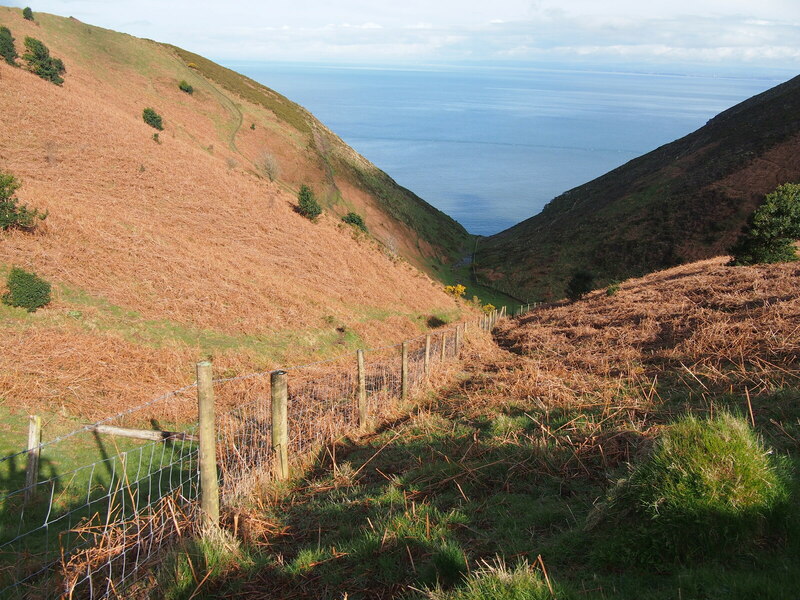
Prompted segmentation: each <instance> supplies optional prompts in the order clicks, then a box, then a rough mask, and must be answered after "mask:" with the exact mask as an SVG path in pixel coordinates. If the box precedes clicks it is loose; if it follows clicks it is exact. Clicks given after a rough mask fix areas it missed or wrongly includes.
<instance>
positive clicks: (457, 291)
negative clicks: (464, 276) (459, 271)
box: [444, 283, 467, 298]
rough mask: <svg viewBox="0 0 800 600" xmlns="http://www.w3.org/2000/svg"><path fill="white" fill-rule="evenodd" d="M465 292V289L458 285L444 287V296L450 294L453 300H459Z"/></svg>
mask: <svg viewBox="0 0 800 600" xmlns="http://www.w3.org/2000/svg"><path fill="white" fill-rule="evenodd" d="M466 291H467V288H466V287H464V286H463V285H461V284H460V283H457V284H455V285H446V286H444V292H445V294H450V295H451V296H452V297H453V298H461V297H462V296H463V295H464V293H465V292H466Z"/></svg>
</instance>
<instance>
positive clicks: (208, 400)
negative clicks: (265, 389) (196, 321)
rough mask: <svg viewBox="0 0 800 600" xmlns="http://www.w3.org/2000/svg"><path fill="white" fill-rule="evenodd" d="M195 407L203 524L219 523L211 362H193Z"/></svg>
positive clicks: (214, 524) (216, 524) (212, 524)
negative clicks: (198, 436) (198, 439)
mask: <svg viewBox="0 0 800 600" xmlns="http://www.w3.org/2000/svg"><path fill="white" fill-rule="evenodd" d="M197 408H198V416H199V419H198V420H199V422H200V424H199V427H198V434H199V435H200V455H199V458H200V509H201V512H202V519H203V524H204V525H206V526H213V527H216V526H218V525H219V479H218V478H217V434H216V429H215V427H214V383H213V380H212V374H211V363H210V362H209V361H207V360H204V361H202V362H199V363H197Z"/></svg>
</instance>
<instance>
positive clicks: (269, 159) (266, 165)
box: [255, 150, 280, 181]
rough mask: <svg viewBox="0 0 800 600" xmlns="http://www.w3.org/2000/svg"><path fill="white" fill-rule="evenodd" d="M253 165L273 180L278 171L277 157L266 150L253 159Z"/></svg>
mask: <svg viewBox="0 0 800 600" xmlns="http://www.w3.org/2000/svg"><path fill="white" fill-rule="evenodd" d="M255 165H256V169H258V172H259V173H261V174H262V175H265V176H266V177H268V178H269V180H270V181H275V179H276V178H277V177H278V173H279V172H280V167H279V165H278V159H277V158H275V157H274V156H273V155H272V154H271V153H270V152H268V151H266V150H264V151H263V152H261V154H260V155H259V157H258V158H257V159H256V161H255Z"/></svg>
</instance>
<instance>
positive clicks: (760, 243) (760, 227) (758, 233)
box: [729, 183, 800, 265]
mask: <svg viewBox="0 0 800 600" xmlns="http://www.w3.org/2000/svg"><path fill="white" fill-rule="evenodd" d="M798 239H800V185H798V184H795V183H786V184H784V185H781V186H778V188H777V189H776V190H775V191H774V192H772V193H770V194H767V196H766V198H764V202H763V204H761V206H759V207H758V208H757V209H756V210H755V212H754V213H753V214H752V215H751V217H750V219H749V220H748V224H747V228H746V229H745V231H744V232H743V233H742V235H741V236H739V239H738V240H737V241H736V243H735V244H734V245H733V246H732V247H731V248H730V250H729V252H730V254H731V255H732V259H731V262H730V264H731V265H755V264H762V263H777V262H789V261H793V260H797V253H796V251H795V246H794V243H795V242H796V241H797V240H798Z"/></svg>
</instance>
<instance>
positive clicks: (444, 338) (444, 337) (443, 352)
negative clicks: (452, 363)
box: [439, 331, 447, 362]
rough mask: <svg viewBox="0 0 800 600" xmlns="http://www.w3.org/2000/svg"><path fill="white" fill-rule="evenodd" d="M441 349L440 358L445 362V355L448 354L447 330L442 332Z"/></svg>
mask: <svg viewBox="0 0 800 600" xmlns="http://www.w3.org/2000/svg"><path fill="white" fill-rule="evenodd" d="M440 350H441V351H440V352H439V354H440V356H439V358H440V361H441V362H444V359H445V356H446V350H447V332H446V331H443V332H442V347H441V349H440Z"/></svg>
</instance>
